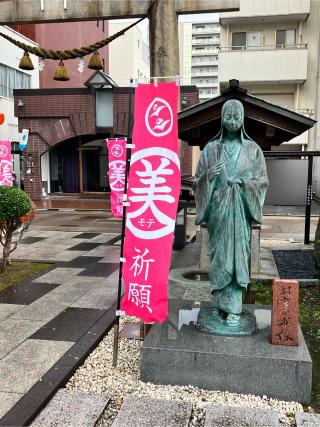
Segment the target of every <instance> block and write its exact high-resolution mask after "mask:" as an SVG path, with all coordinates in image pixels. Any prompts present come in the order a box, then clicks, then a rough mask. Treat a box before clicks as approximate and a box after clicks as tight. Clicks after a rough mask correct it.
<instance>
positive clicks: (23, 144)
mask: <svg viewBox="0 0 320 427" xmlns="http://www.w3.org/2000/svg"><path fill="white" fill-rule="evenodd" d="M28 138H29V129H22V132H21V133H20V143H19V150H21V151H23V150H24V149H25V148H27V144H28Z"/></svg>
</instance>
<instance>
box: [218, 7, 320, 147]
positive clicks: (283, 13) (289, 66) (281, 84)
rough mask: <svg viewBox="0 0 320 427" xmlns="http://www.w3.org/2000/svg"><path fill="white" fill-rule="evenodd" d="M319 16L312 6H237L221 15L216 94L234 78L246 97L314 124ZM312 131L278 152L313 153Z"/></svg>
mask: <svg viewBox="0 0 320 427" xmlns="http://www.w3.org/2000/svg"><path fill="white" fill-rule="evenodd" d="M319 11H320V2H319V1H317V0H299V1H298V0H259V1H255V0H240V11H239V12H230V13H221V14H220V24H221V46H220V53H219V81H220V89H223V88H224V87H226V86H228V81H229V79H232V78H235V79H238V80H239V81H240V86H241V87H244V88H245V89H247V90H248V92H249V93H250V94H252V95H254V96H257V97H259V98H262V99H264V100H265V101H268V102H271V103H273V104H277V105H280V106H282V107H285V108H288V109H291V110H294V111H296V112H298V113H300V114H304V115H307V116H309V117H311V118H315V119H317V116H318V115H319V111H318V110H319V108H318V105H317V104H318V99H319V96H318V93H319V92H318V79H319V76H318V70H319V34H320V33H319V22H320V20H319V15H320V14H319ZM318 119H319V117H318ZM318 129H319V125H317V126H315V127H314V128H313V129H311V130H310V131H308V132H305V133H304V134H302V135H300V136H299V137H297V138H294V139H292V140H291V141H290V142H287V143H286V142H285V143H283V144H281V146H280V147H279V148H278V149H281V150H284V149H287V150H315V149H319V148H320V138H319V136H320V134H319V130H318ZM317 135H318V136H317Z"/></svg>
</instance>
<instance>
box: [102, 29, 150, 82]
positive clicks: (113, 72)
mask: <svg viewBox="0 0 320 427" xmlns="http://www.w3.org/2000/svg"><path fill="white" fill-rule="evenodd" d="M126 26H128V23H114V22H110V21H109V34H110V36H111V35H113V34H115V33H117V32H118V31H120V30H122V29H123V28H125V27H126ZM143 43H144V41H143V36H142V33H141V31H140V30H139V28H137V27H133V28H131V29H130V30H129V31H127V32H126V33H125V34H124V35H123V36H121V37H118V38H117V39H115V40H114V41H113V42H112V43H110V44H109V74H110V77H111V78H112V79H113V80H114V81H115V82H116V83H117V84H118V85H119V86H129V85H130V79H131V78H133V79H137V78H142V77H149V76H150V67H149V62H147V61H146V60H145V49H144V48H143ZM141 82H143V80H141ZM145 82H146V81H145Z"/></svg>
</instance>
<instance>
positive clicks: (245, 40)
mask: <svg viewBox="0 0 320 427" xmlns="http://www.w3.org/2000/svg"><path fill="white" fill-rule="evenodd" d="M261 46H262V33H261V31H250V32H248V33H245V32H241V33H232V50H244V49H256V48H259V47H261Z"/></svg>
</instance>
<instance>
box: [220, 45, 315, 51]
mask: <svg viewBox="0 0 320 427" xmlns="http://www.w3.org/2000/svg"><path fill="white" fill-rule="evenodd" d="M307 47H308V44H307V43H299V44H298V43H296V44H292V45H284V44H279V45H274V44H272V45H261V46H227V47H224V46H220V47H219V51H220V52H230V51H232V52H233V51H239V50H241V51H250V52H251V51H255V50H275V49H277V50H283V49H285V50H291V49H307Z"/></svg>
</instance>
